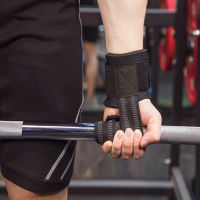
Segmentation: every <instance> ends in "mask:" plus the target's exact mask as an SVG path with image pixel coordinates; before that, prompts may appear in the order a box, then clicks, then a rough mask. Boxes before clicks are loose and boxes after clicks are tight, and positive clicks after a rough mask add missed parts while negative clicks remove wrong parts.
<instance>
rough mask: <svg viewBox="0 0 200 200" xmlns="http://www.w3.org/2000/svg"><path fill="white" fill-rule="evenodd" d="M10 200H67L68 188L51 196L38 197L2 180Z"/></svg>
mask: <svg viewBox="0 0 200 200" xmlns="http://www.w3.org/2000/svg"><path fill="white" fill-rule="evenodd" d="M4 181H5V183H6V188H7V191H8V195H9V199H10V200H67V197H68V188H65V189H63V190H61V191H59V192H56V193H52V194H44V195H38V194H36V193H33V192H30V191H28V190H25V189H23V188H21V187H19V186H17V185H15V184H14V183H12V182H11V181H9V180H7V179H4Z"/></svg>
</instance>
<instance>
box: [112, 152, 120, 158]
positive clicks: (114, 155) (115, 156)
mask: <svg viewBox="0 0 200 200" xmlns="http://www.w3.org/2000/svg"><path fill="white" fill-rule="evenodd" d="M119 157H120V155H119V154H115V153H112V158H114V159H118V158H119Z"/></svg>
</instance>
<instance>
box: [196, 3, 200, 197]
mask: <svg viewBox="0 0 200 200" xmlns="http://www.w3.org/2000/svg"><path fill="white" fill-rule="evenodd" d="M198 4H199V5H198V13H199V16H198V29H200V1H198ZM196 85H197V105H196V124H197V126H200V37H199V38H198V64H197V81H196ZM195 187H196V199H200V146H196V176H195Z"/></svg>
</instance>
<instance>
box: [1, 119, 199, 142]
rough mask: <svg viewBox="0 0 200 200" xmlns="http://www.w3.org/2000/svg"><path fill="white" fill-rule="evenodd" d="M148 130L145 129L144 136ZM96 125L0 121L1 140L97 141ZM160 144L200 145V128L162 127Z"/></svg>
mask: <svg viewBox="0 0 200 200" xmlns="http://www.w3.org/2000/svg"><path fill="white" fill-rule="evenodd" d="M145 131H146V129H145V128H144V134H145ZM96 136H97V128H96V124H91V123H78V124H36V123H35V124H27V123H24V122H23V121H0V139H40V140H41V139H45V140H47V139H48V140H80V141H96V140H97V137H96ZM159 143H165V144H189V145H198V144H200V127H192V126H162V128H161V138H160V142H159Z"/></svg>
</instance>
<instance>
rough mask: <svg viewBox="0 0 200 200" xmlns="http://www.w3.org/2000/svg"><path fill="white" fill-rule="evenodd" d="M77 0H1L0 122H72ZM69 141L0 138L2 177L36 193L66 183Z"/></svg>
mask: <svg viewBox="0 0 200 200" xmlns="http://www.w3.org/2000/svg"><path fill="white" fill-rule="evenodd" d="M79 18H80V17H79V1H78V0H42V1H38V0H20V1H19V0H1V3H0V24H1V28H0V120H22V121H25V122H45V123H48V122H50V123H68V122H69V123H73V122H75V121H76V120H77V118H78V114H79V110H80V106H81V103H82V42H81V27H80V20H79ZM74 155H75V142H68V141H33V140H26V141H25V140H24V141H23V140H21V141H19V140H6V141H5V140H1V141H0V165H1V170H2V174H3V176H4V177H5V178H7V179H8V180H10V181H12V182H13V183H15V184H17V185H18V186H20V187H22V188H24V189H27V190H30V191H32V192H36V193H49V192H56V191H59V190H61V189H63V188H65V187H67V186H68V184H69V181H70V178H71V175H72V171H73V161H74Z"/></svg>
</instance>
